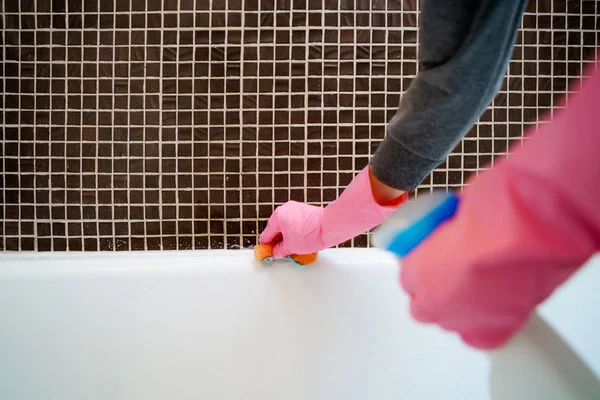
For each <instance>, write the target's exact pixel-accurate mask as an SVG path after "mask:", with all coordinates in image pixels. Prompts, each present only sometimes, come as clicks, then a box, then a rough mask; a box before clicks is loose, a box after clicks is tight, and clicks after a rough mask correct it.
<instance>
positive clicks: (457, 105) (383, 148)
mask: <svg viewBox="0 0 600 400" xmlns="http://www.w3.org/2000/svg"><path fill="white" fill-rule="evenodd" d="M526 3H527V1H526V0H463V1H461V2H458V1H450V0H423V1H422V2H421V14H420V18H421V20H420V27H419V36H420V45H419V63H420V65H421V72H420V73H419V74H418V75H417V76H416V78H415V79H414V80H413V81H412V83H411V85H410V87H409V88H408V90H407V91H406V92H405V93H404V95H403V96H402V99H401V101H400V107H399V110H398V112H397V113H396V115H395V116H394V117H393V118H392V120H391V121H390V122H389V124H388V126H387V132H386V133H387V134H386V138H385V140H384V141H383V143H382V144H381V145H380V146H379V148H378V149H377V152H376V153H375V155H374V157H373V159H372V160H371V169H372V171H373V173H374V174H375V176H376V177H377V178H378V179H379V180H381V181H382V182H383V183H385V184H386V185H388V186H391V187H394V188H396V189H401V190H406V191H408V190H412V189H414V188H415V187H416V186H417V185H419V183H421V181H422V180H423V179H424V178H425V177H426V176H427V175H428V174H429V173H430V172H431V171H432V170H433V169H434V168H435V167H436V166H437V165H439V164H441V163H442V162H443V161H444V159H445V158H446V157H447V156H448V154H449V153H450V152H451V151H452V149H453V148H454V147H455V146H456V145H457V144H458V142H459V141H460V140H461V139H462V137H463V136H464V135H465V134H466V133H467V132H468V131H469V129H470V128H471V126H472V125H473V124H474V123H475V121H476V120H477V119H478V118H479V116H480V115H481V114H482V113H483V111H485V108H486V107H487V106H488V104H489V103H490V102H491V101H492V99H493V98H494V96H495V95H496V93H497V92H498V90H499V89H500V86H501V84H502V78H503V77H504V74H505V72H506V68H507V65H508V62H509V60H510V57H511V54H512V49H513V46H514V42H515V38H516V35H517V31H518V29H519V25H520V22H521V16H522V14H523V12H524V9H525V6H526Z"/></svg>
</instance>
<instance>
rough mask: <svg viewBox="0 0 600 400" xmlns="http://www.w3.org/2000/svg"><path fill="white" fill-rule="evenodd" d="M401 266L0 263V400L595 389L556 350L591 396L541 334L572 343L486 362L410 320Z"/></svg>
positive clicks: (58, 259)
mask: <svg viewBox="0 0 600 400" xmlns="http://www.w3.org/2000/svg"><path fill="white" fill-rule="evenodd" d="M396 264H397V263H396V261H395V259H394V258H392V257H390V256H388V255H386V254H383V253H382V252H379V251H377V250H349V249H345V250H332V251H328V252H325V253H324V254H322V255H321V256H320V261H319V262H318V263H317V265H313V266H310V267H298V266H293V265H292V264H288V263H285V262H283V263H276V264H274V265H270V266H269V265H262V264H261V265H259V264H256V263H254V262H253V261H252V255H251V253H250V252H246V251H236V252H223V251H211V252H209V251H205V252H185V253H184V252H178V253H168V252H161V253H130V254H128V253H121V254H94V255H91V254H85V255H82V254H64V253H63V254H51V255H32V256H24V255H23V254H18V255H14V256H10V255H1V256H0V318H1V319H0V324H1V329H0V399H12V400H18V399H38V398H39V399H42V398H43V399H60V400H67V399H83V398H85V399H144V400H146V399H165V398H176V399H266V400H269V399H328V400H329V399H344V400H348V399H444V400H447V399H505V398H508V397H506V395H509V396H510V398H511V399H517V398H519V397H518V394H515V391H517V392H521V393H522V388H520V387H519V385H518V382H519V379H521V380H522V381H523V385H521V386H523V387H525V388H526V389H527V390H528V391H529V392H528V393H525V394H523V395H522V397H521V398H527V399H532V398H544V399H549V398H565V397H564V396H563V395H564V394H568V395H569V396H571V397H568V398H570V399H577V398H586V397H582V396H589V393H592V392H590V390H591V391H593V390H596V389H597V386H595V385H597V383H598V382H597V380H596V379H595V377H594V376H593V375H591V374H590V373H589V371H587V368H586V366H585V365H584V364H583V363H581V362H580V361H579V359H578V357H577V356H575V353H573V352H570V353H569V351H566V352H565V351H563V352H562V353H561V354H562V356H564V357H567V358H568V359H569V360H571V359H572V362H571V364H573V365H574V367H573V366H571V367H572V368H570V369H569V370H570V371H571V372H573V371H575V372H574V373H572V374H571V375H574V376H575V377H576V378H577V377H579V378H580V377H581V376H584V375H585V374H588V375H589V376H588V375H585V377H584V378H586V379H587V380H585V379H584V381H583V383H584V384H585V385H587V386H585V385H584V386H585V387H584V388H583V389H582V388H580V386H581V382H582V381H581V379H579V378H577V379H575V380H574V378H572V377H571V378H569V377H568V376H567V377H564V376H565V375H568V371H567V372H565V371H561V370H560V369H556V368H554V366H553V364H552V362H550V363H549V362H548V357H547V355H546V353H547V352H548V351H551V352H552V351H554V352H555V350H548V349H547V348H541V349H540V348H537V347H536V346H535V345H534V344H535V343H538V340H537V338H539V337H542V336H543V335H547V336H548V332H550V334H549V337H550V338H551V339H549V340H545V341H544V343H546V342H547V343H550V344H551V345H550V346H549V347H550V348H553V349H557V348H558V349H561V348H563V347H564V348H566V346H565V345H564V344H563V342H562V341H561V340H560V339H558V336H557V335H555V334H553V333H552V330H551V329H550V328H549V327H548V326H547V325H546V324H545V323H544V322H543V321H541V320H539V319H536V320H534V321H533V322H532V324H530V326H528V328H527V330H526V333H525V334H524V335H522V339H521V338H519V339H518V340H516V341H515V343H516V344H511V346H510V347H509V348H508V349H507V350H506V351H504V352H501V353H497V354H494V355H492V357H491V358H490V356H489V355H487V354H485V353H480V352H476V351H473V350H470V349H468V348H466V347H464V346H463V345H462V343H461V342H460V341H459V340H458V339H457V338H456V337H455V336H454V335H451V334H446V333H442V332H440V331H439V330H438V329H437V328H435V327H426V326H423V325H419V324H416V323H415V322H413V320H412V319H411V318H410V317H409V315H408V313H407V298H406V297H405V296H404V294H403V293H402V292H401V290H400V289H399V287H398V285H397V277H396V275H397V265H396ZM553 340H554V341H553ZM538 347H539V346H538ZM567 350H568V349H567ZM516 377H518V378H519V379H517V378H516ZM528 377H529V380H528ZM535 379H537V380H535ZM578 379H579V380H578ZM528 381H529V382H538V383H539V382H545V381H548V382H547V383H544V385H538V384H536V385H535V386H543V389H544V390H543V391H542V392H539V391H538V392H537V393H538V394H540V393H541V394H540V396H541V395H545V396H550V397H536V393H532V392H531V390H530V389H532V388H531V386H532V385H529V384H528ZM515 382H517V383H516V384H515ZM533 389H535V387H534V388H533ZM508 391H510V392H508ZM548 392H550V394H548ZM598 393H600V392H598ZM559 395H561V396H562V397H557V396H559ZM587 398H589V397H587Z"/></svg>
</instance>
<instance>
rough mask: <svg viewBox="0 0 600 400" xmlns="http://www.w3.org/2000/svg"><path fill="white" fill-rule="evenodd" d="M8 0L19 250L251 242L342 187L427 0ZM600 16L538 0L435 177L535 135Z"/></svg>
mask: <svg viewBox="0 0 600 400" xmlns="http://www.w3.org/2000/svg"><path fill="white" fill-rule="evenodd" d="M2 3H3V4H2V5H3V9H2V15H1V17H2V18H1V21H0V22H1V23H2V30H1V34H2V41H3V51H2V67H3V68H2V80H1V81H0V82H1V85H2V93H3V95H2V96H1V97H0V98H1V100H0V101H2V103H1V105H0V108H1V114H2V132H1V139H2V141H1V152H2V163H1V164H0V168H1V170H2V180H1V181H0V182H1V189H2V190H1V191H0V196H1V197H0V198H1V200H0V204H1V206H0V213H1V217H0V219H1V221H2V223H1V224H0V231H1V237H2V240H1V241H0V246H1V247H2V249H5V250H34V249H35V250H143V249H148V250H156V249H206V248H236V247H239V246H243V247H246V246H251V245H253V244H254V243H255V241H256V238H257V234H258V233H259V232H260V229H261V228H262V227H263V226H264V223H265V222H266V219H267V218H268V217H269V215H270V214H271V212H272V210H273V208H274V207H275V206H276V205H278V204H281V203H283V202H285V201H287V200H290V199H294V200H298V201H305V202H310V203H313V204H326V203H327V202H329V201H331V200H333V199H335V198H336V197H337V195H338V193H339V192H340V190H341V189H343V188H344V187H345V186H346V185H347V184H348V182H349V181H350V180H351V178H352V176H353V175H354V173H355V172H356V171H358V170H360V169H361V168H362V167H363V166H364V165H365V164H366V163H367V162H368V159H369V156H370V155H371V154H372V153H373V151H374V150H375V149H376V147H377V145H378V143H379V142H380V140H381V139H382V138H383V135H384V130H385V124H386V121H387V120H388V119H389V118H390V117H391V116H392V115H393V113H394V112H395V109H396V107H397V105H398V102H399V98H400V94H401V93H402V91H404V90H406V88H407V87H408V85H409V84H410V81H411V79H412V77H414V76H415V74H416V72H417V70H418V65H417V62H416V56H417V40H418V37H417V24H418V3H417V1H414V0H406V1H401V0H339V1H331V0H278V1H274V0H197V1H193V0H165V1H161V0H131V1H129V0H114V1H105V0H91V1H90V0H83V1H82V0H77V1H71V0H68V1H65V0H62V1H61V0H55V1H52V2H51V1H49V0H38V1H35V0H4V1H3V2H2ZM552 3H554V4H552ZM599 29H600V22H599V18H598V2H595V1H571V0H569V1H566V2H565V1H555V2H552V1H550V0H547V1H546V0H539V1H537V2H536V1H532V2H531V4H530V5H529V7H528V11H527V14H526V15H525V17H524V20H523V29H522V31H521V34H520V36H519V42H518V45H517V47H516V48H515V51H514V55H513V61H512V62H511V64H510V69H509V74H508V76H507V78H506V80H505V85H504V87H503V89H502V91H501V93H500V94H499V95H498V97H497V98H496V100H495V101H494V103H493V104H492V106H491V107H490V108H489V109H488V110H487V112H486V113H485V114H484V116H483V117H482V118H481V120H480V121H479V122H478V124H477V125H476V126H475V127H474V129H473V130H472V131H471V133H470V134H469V135H468V137H467V138H466V139H465V140H464V141H463V142H462V143H461V144H460V145H459V146H458V147H457V149H456V150H455V152H454V153H453V154H452V155H451V156H450V157H449V159H448V161H447V162H446V163H445V164H444V165H442V166H440V168H438V169H437V170H436V171H435V172H433V173H432V175H431V176H430V177H428V178H427V180H426V181H425V182H424V183H423V185H422V187H421V188H420V189H419V190H430V189H431V188H433V187H454V188H460V187H461V185H462V184H463V182H464V180H465V178H466V177H467V176H468V175H469V174H471V173H473V172H474V171H477V170H479V169H480V168H481V167H483V166H484V165H485V164H486V163H488V162H490V161H492V159H493V157H494V156H495V155H498V154H503V153H505V152H506V149H507V147H508V145H509V144H510V143H511V142H513V141H515V140H521V133H522V131H523V128H524V127H525V126H526V125H527V124H529V123H531V122H534V121H536V120H537V119H538V117H539V116H540V115H541V114H542V112H543V111H545V110H546V109H548V108H549V107H551V106H553V104H554V101H555V99H556V97H557V96H559V95H561V94H563V93H565V92H566V90H567V83H568V81H569V80H570V79H571V78H577V77H579V74H580V71H581V67H582V66H583V65H584V64H585V60H586V59H587V57H589V56H590V54H592V53H593V50H594V48H595V46H597V45H598V43H599V36H600V34H599V32H598V30H599ZM367 244H368V238H367V236H362V237H360V238H358V239H356V240H354V241H353V242H350V243H348V244H346V245H355V246H364V245H367Z"/></svg>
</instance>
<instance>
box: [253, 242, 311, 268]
mask: <svg viewBox="0 0 600 400" xmlns="http://www.w3.org/2000/svg"><path fill="white" fill-rule="evenodd" d="M317 254H319V253H311V254H293V255H292V257H291V258H292V260H294V262H295V263H297V264H300V265H308V264H312V263H314V262H315V261H316V259H317ZM272 255H273V245H272V244H257V245H256V246H254V258H256V260H258V261H263V260H268V259H269V258H271V257H272Z"/></svg>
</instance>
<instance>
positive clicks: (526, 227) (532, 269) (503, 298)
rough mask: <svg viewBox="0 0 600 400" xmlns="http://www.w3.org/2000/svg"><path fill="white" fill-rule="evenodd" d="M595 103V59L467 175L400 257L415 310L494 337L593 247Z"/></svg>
mask: <svg viewBox="0 0 600 400" xmlns="http://www.w3.org/2000/svg"><path fill="white" fill-rule="evenodd" d="M599 66H600V65H599ZM589 72H593V69H592V70H590V71H589ZM598 110H600V68H598V69H597V72H595V74H594V76H593V77H592V78H589V79H587V80H586V81H585V83H584V85H583V88H582V91H581V93H579V94H577V95H573V96H571V98H570V99H569V105H568V107H567V108H566V109H563V110H559V111H556V117H555V119H554V121H553V122H552V123H549V124H544V125H541V127H540V128H539V133H538V134H537V135H533V136H532V137H530V138H529V139H527V140H526V141H525V144H524V145H523V146H522V147H520V148H519V149H516V151H515V152H514V154H513V155H512V156H511V157H508V158H504V159H502V160H500V161H498V162H497V164H496V166H495V167H494V168H492V169H490V170H489V171H486V172H483V173H481V174H480V175H479V176H477V177H475V178H474V179H472V180H471V182H470V183H471V185H470V186H469V187H468V188H466V189H465V191H464V195H463V196H462V198H461V202H460V207H459V210H458V213H457V214H456V216H455V217H454V218H453V219H452V220H450V221H448V222H447V223H445V224H444V225H442V226H440V228H439V229H438V230H437V231H436V232H434V233H433V235H431V236H430V237H428V238H427V239H426V240H425V241H424V242H423V243H422V244H421V245H420V246H419V247H417V248H416V249H415V251H414V252H413V253H411V254H410V255H409V256H408V257H407V258H406V259H405V260H404V261H403V262H402V269H401V271H402V272H401V283H402V285H403V287H404V289H405V290H406V291H407V292H408V293H409V295H410V297H411V312H412V314H413V316H414V317H415V318H416V319H417V320H419V321H422V322H429V323H436V324H439V325H440V326H441V327H442V328H445V329H447V330H450V331H455V332H457V333H458V334H460V336H461V337H462V338H463V340H464V341H465V342H466V343H468V344H470V345H472V346H474V347H478V348H485V349H487V348H494V347H498V346H501V345H502V344H504V343H505V342H506V341H507V340H508V339H509V338H510V337H511V336H512V335H513V334H514V333H515V332H517V331H518V330H519V329H520V328H521V327H522V326H523V325H524V324H525V322H526V321H527V319H528V318H529V316H530V314H531V312H532V311H533V309H534V308H535V307H536V306H537V305H538V304H539V303H540V302H542V301H543V300H544V299H546V298H547V297H548V296H549V295H550V294H551V293H552V292H553V291H554V289H555V288H556V287H557V286H558V285H560V284H562V283H563V282H564V281H565V280H566V279H567V278H569V276H571V274H573V273H574V272H575V271H576V270H577V269H578V268H579V267H580V266H581V265H582V264H583V263H584V262H585V261H586V260H587V259H588V258H589V257H590V256H591V255H592V254H593V253H594V252H595V251H598V250H600V185H599V183H600V167H599V164H598V149H600V128H599V127H600V113H598ZM581 301H586V299H581Z"/></svg>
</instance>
